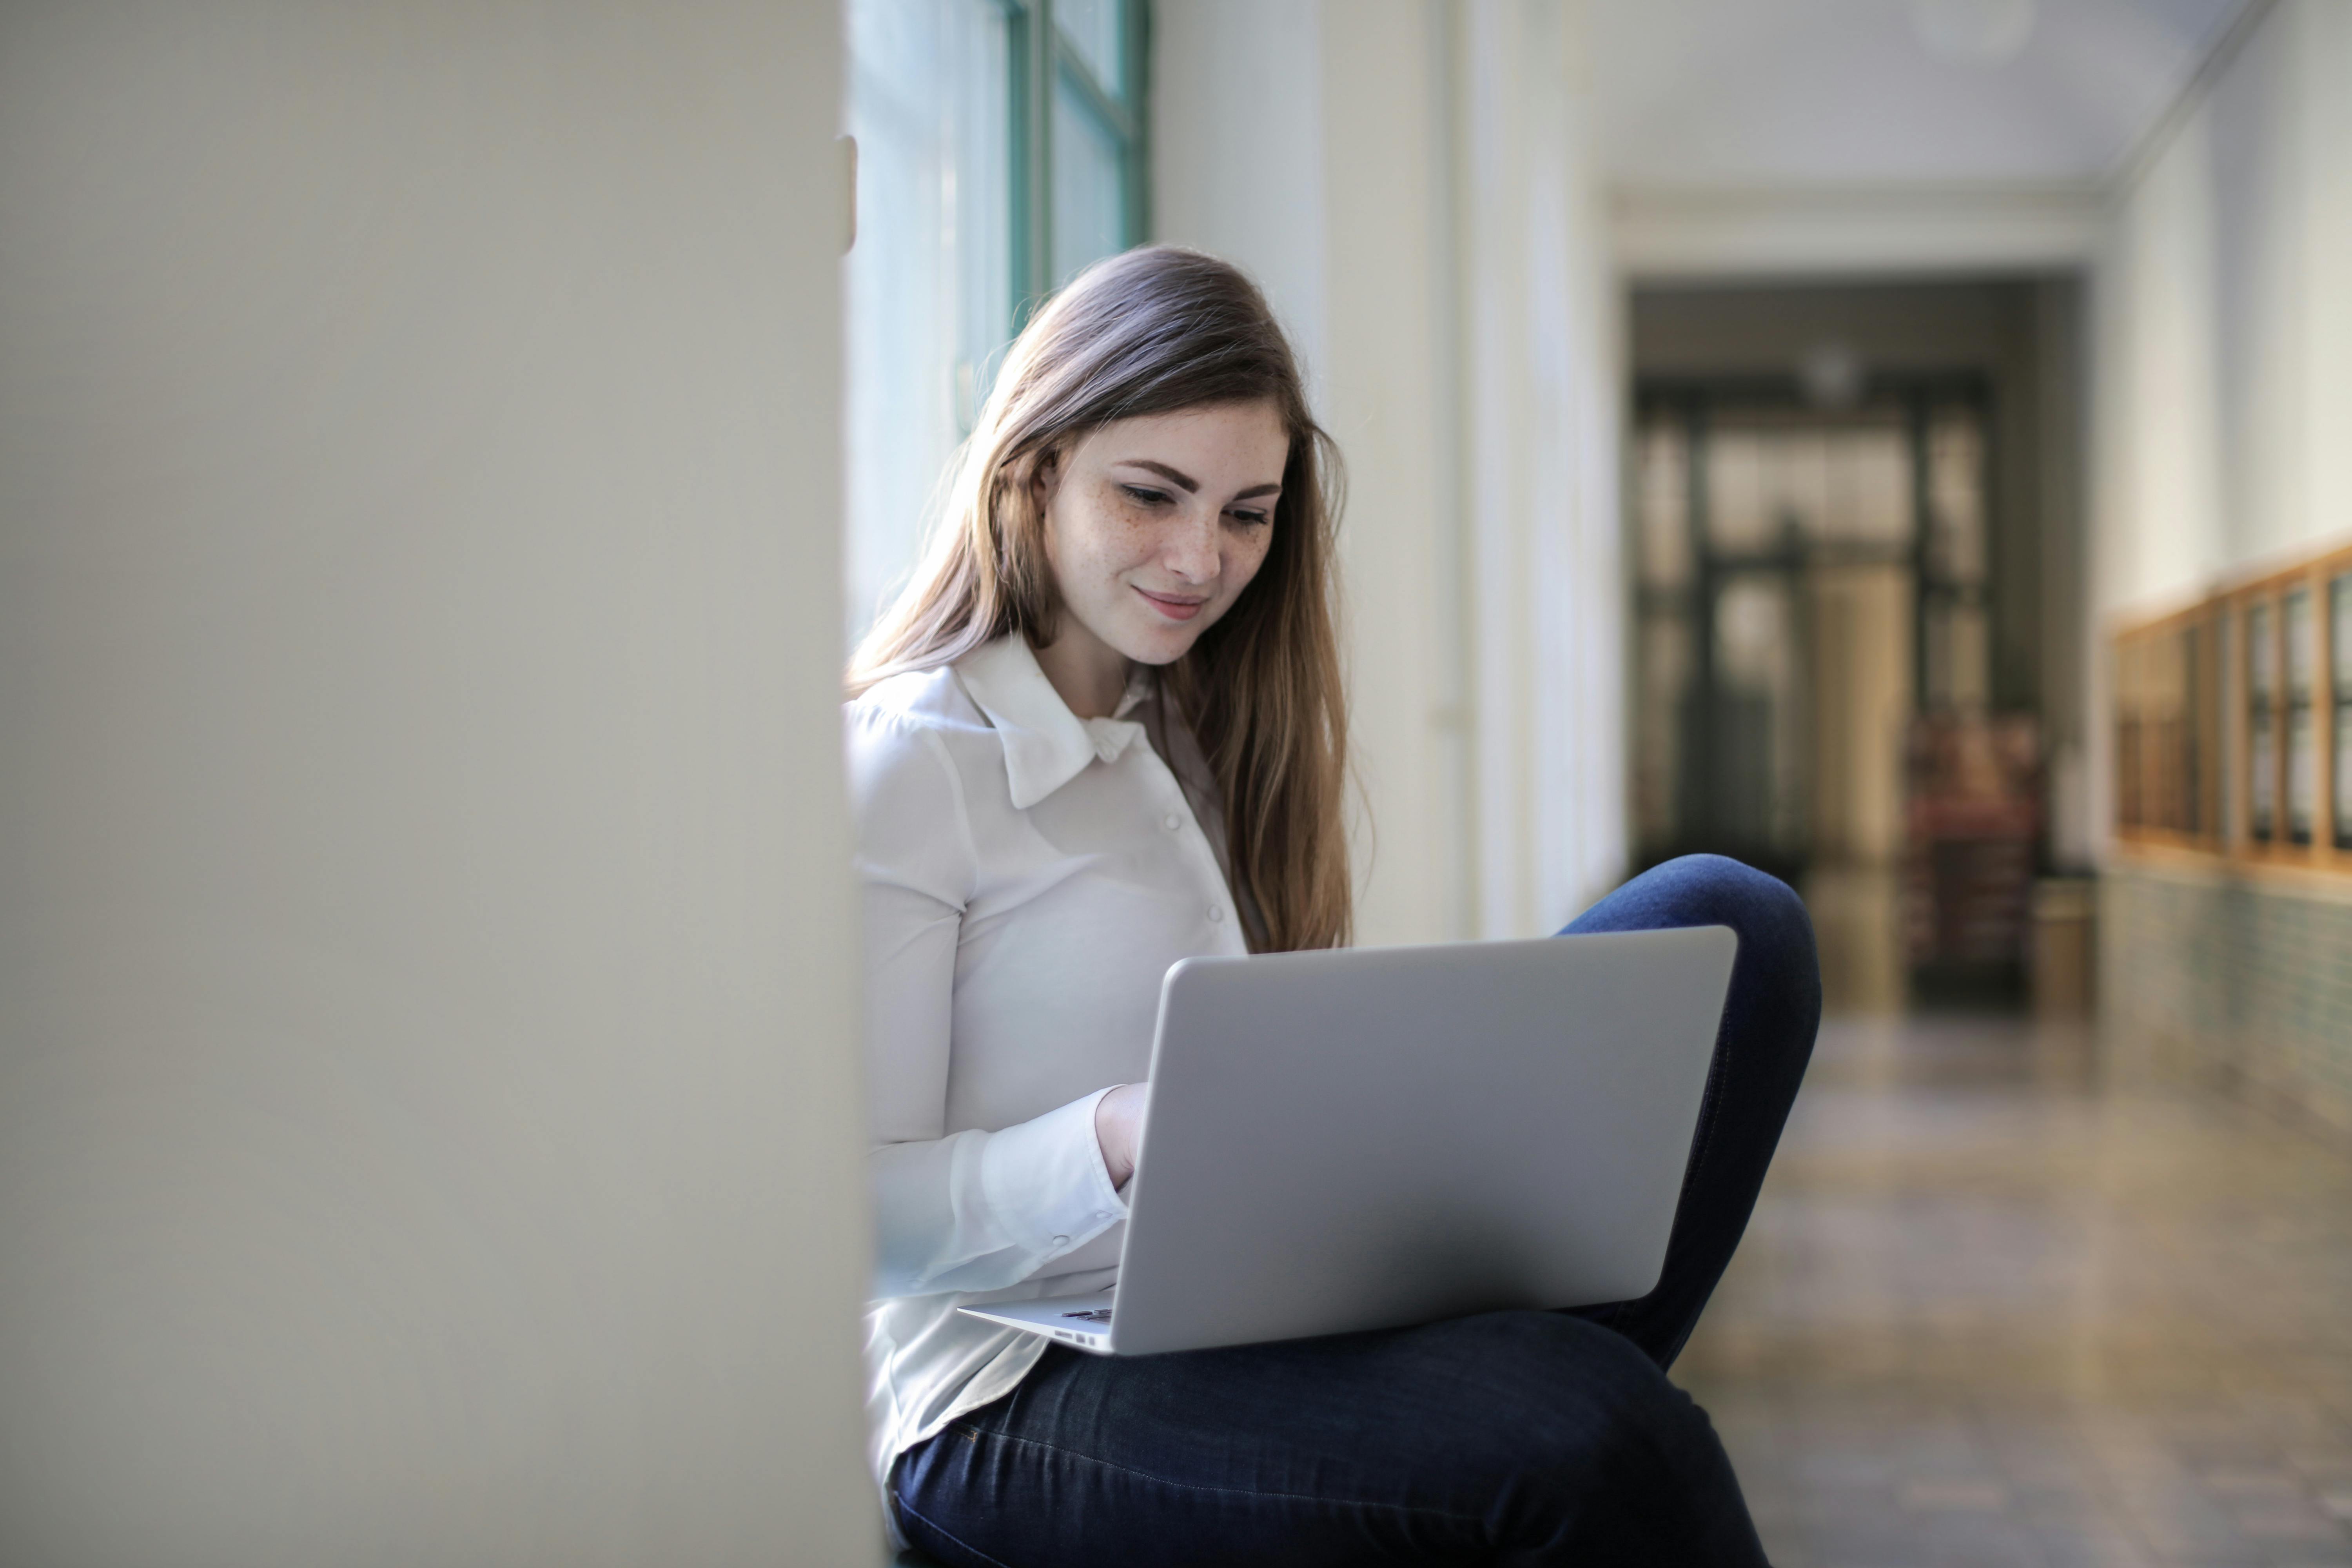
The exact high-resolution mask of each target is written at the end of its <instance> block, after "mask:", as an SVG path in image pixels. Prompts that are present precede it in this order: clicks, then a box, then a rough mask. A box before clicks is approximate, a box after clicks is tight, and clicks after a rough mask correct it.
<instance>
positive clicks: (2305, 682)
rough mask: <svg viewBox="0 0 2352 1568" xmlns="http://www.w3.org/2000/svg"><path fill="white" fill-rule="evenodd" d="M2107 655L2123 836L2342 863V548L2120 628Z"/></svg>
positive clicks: (2345, 803)
mask: <svg viewBox="0 0 2352 1568" xmlns="http://www.w3.org/2000/svg"><path fill="white" fill-rule="evenodd" d="M2114 668H2115V709H2114V715H2113V721H2114V724H2115V731H2114V733H2115V738H2116V795H2115V806H2116V827H2117V830H2118V832H2119V833H2120V835H2121V837H2122V838H2123V839H2124V841H2125V842H2126V844H2143V845H2146V844H2161V845H2165V846H2168V847H2175V848H2188V849H2196V850H2200V851H2203V852H2205V853H2209V854H2215V855H2221V856H2226V857H2230V858H2237V859H2243V860H2249V861H2254V862H2260V863H2263V864H2273V865H2283V866H2291V867H2300V868H2308V869H2317V870H2332V871H2339V872H2347V873H2352V854H2347V853H2345V852H2346V851H2347V850H2352V551H2339V552H2335V553H2334V554H2331V555H2327V556H2323V557H2320V558H2318V559H2315V560H2312V561H2307V562H2305V563H2302V564H2299V565H2295V566H2292V567H2289V568H2287V569H2286V570H2284V571H2282V572H2278V573H2275V574H2272V575H2270V576H2267V577H2265V578H2263V579H2262V580H2260V581H2257V582H2252V583H2247V584H2242V585H2240V586H2237V587H2234V588H2231V589H2228V590H2225V591H2223V592H2221V593H2218V594H2215V595H2212V596H2211V597H2210V598H2208V599H2206V600H2205V601H2204V602H2203V603H2201V604H2199V605H2193V606H2191V607H2189V608H2188V609H2186V610H2183V611H2180V612H2179V613H2177V614H2174V615H2171V616H2166V617H2165V618H2164V619H2162V620H2160V621H2154V622H2150V623H2148V624H2147V625H2144V626H2136V627H2133V628H2130V629H2128V630H2126V631H2125V632H2123V633H2122V634H2121V635H2119V636H2118V637H2116V643H2115V665H2114Z"/></svg>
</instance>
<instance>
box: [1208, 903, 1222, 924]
mask: <svg viewBox="0 0 2352 1568" xmlns="http://www.w3.org/2000/svg"><path fill="white" fill-rule="evenodd" d="M1209 918H1210V919H1211V920H1213V921H1221V920H1223V919H1224V918H1225V906H1224V905H1223V904H1211V905H1210V906H1209Z"/></svg>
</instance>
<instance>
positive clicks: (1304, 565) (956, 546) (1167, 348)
mask: <svg viewBox="0 0 2352 1568" xmlns="http://www.w3.org/2000/svg"><path fill="white" fill-rule="evenodd" d="M1261 402H1262V403H1266V404H1270V405H1273V407H1274V409H1275V410H1276V413H1277V414H1278V415H1279V416H1280V417H1281V419H1282V423H1283V427H1284V428H1285V429H1286V430H1287V431H1288V432H1289V435H1290V454H1289V457H1288V458H1287V460H1286V462H1285V463H1284V465H1283V474H1282V496H1281V499H1280V500H1278V501H1277V502H1276V507H1275V514H1274V522H1273V529H1274V532H1273V539H1272V541H1271V542H1270V543H1269V545H1268V547H1267V551H1266V557H1265V563H1264V564H1263V565H1262V566H1260V567H1259V569H1258V574H1257V575H1256V576H1255V578H1253V579H1252V580H1251V582H1250V584H1249V586H1248V587H1247V588H1245V589H1244V590H1243V591H1242V594H1241V596H1240V597H1239V598H1237V599H1235V600H1234V605H1233V607H1232V608H1231V609H1230V610H1228V611H1227V612H1226V613H1225V615H1224V616H1223V618H1222V619H1220V620H1219V621H1218V622H1217V624H1216V625H1214V626H1211V627H1210V628H1209V629H1208V630H1207V631H1205V632H1202V634H1201V636H1200V638H1199V639H1198V640H1197V641H1196V642H1194V643H1193V645H1192V649H1191V651H1189V652H1188V653H1186V654H1185V655H1184V657H1183V658H1180V659H1178V660H1177V661H1176V662H1175V663H1174V664H1172V665H1171V666H1169V667H1168V668H1167V669H1166V670H1165V672H1164V674H1163V676H1162V685H1161V690H1162V692H1163V693H1164V694H1165V696H1166V697H1167V699H1168V700H1170V701H1171V702H1172V703H1173V704H1174V706H1175V708H1176V710H1177V711H1178V712H1179V713H1181V715H1182V717H1183V718H1184V720H1185V721H1187V722H1188V723H1189V724H1190V725H1191V726H1192V733H1193V735H1194V737H1195V738H1196V739H1198V740H1199V742H1201V750H1202V753H1203V754H1204V755H1205V756H1206V757H1207V758H1208V761H1209V766H1210V768H1211V770H1212V771H1213V773H1215V775H1216V780H1217V787H1218V791H1219V794H1220V795H1221V796H1222V799H1223V806H1224V815H1225V837H1226V842H1227V845H1228V847H1229V850H1230V858H1231V860H1232V871H1233V878H1234V883H1235V884H1236V885H1235V889H1234V891H1235V893H1236V895H1238V896H1241V897H1244V898H1247V899H1249V900H1252V901H1254V902H1255V905H1256V907H1257V910H1258V914H1259V916H1260V918H1261V920H1262V921H1263V922H1264V925H1265V931H1264V936H1263V940H1262V942H1261V943H1260V945H1262V946H1263V947H1264V948H1265V949H1268V950H1273V951H1283V950H1287V949H1293V948H1306V947H1338V946H1340V945H1343V944H1344V943H1346V942H1347V941H1348V940H1349V934H1350V931H1351V928H1352V923H1353V911H1352V907H1351V900H1350V894H1349V862H1348V850H1347V842H1346V829H1345V826H1344V825H1343V823H1342V819H1341V812H1342V803H1343V791H1344V788H1345V780H1346V773H1347V752H1348V717H1347V705H1346V700H1345V698H1344V696H1343V694H1342V691H1341V689H1340V677H1339V629H1338V616H1339V611H1338V605H1337V603H1336V600H1337V583H1336V580H1335V574H1334V572H1333V570H1332V559H1333V532H1334V530H1335V528H1336V527H1337V524H1338V521H1339V486H1340V468H1339V451H1338V448H1337V447H1334V446H1333V445H1332V442H1331V438H1330V437H1329V436H1328V435H1327V434H1325V433H1324V431H1323V429H1322V427H1321V426H1318V425H1317V424H1316V423H1315V419H1314V416H1312V415H1311V414H1309V413H1308V412H1307V396H1306V392H1305V389H1304V388H1303V386H1302V385H1301V384H1300V381H1299V376H1298V364H1297V360H1295V359H1294V358H1293V357H1292V355H1291V352H1290V344H1289V343H1288V342H1286V340H1285V339H1284V337H1283V335H1282V329H1281V327H1280V326H1279V325H1278V324H1277V323H1276V321H1275V319H1274V312H1273V311H1272V310H1268V309H1267V308H1266V303H1265V296H1264V295H1262V294H1260V293H1259V292H1258V290H1257V287H1256V285H1255V284H1253V283H1252V282H1251V281H1250V280H1249V279H1247V278H1246V277H1244V275H1243V274H1242V273H1241V272H1240V271H1239V270H1238V269H1237V268H1234V267H1232V266H1230V265H1228V264H1227V263H1225V262H1223V261H1220V260H1218V259H1217V258H1214V257H1213V256H1205V255H1202V253H1201V252H1199V251H1197V250H1186V249H1183V248H1181V247H1176V246H1165V245H1161V246H1148V247H1143V248H1141V249H1138V250H1130V251H1128V252H1127V253H1126V254H1124V255H1122V256H1114V257H1111V258H1108V259H1107V260H1103V261H1098V262H1097V263H1096V264H1095V265H1094V266H1092V267H1090V268H1087V270H1086V271H1084V272H1082V273H1080V274H1079V275H1078V276H1077V277H1076V279H1072V280H1071V282H1070V283H1069V285H1068V286H1067V287H1066V288H1065V289H1063V290H1062V291H1061V292H1060V293H1059V294H1057V295H1055V297H1054V299H1053V300H1051V301H1050V302H1048V303H1047V304H1046V306H1045V309H1043V310H1040V311H1039V312H1038V313H1037V315H1036V316H1035V317H1034V319H1033V320H1032V321H1030V323H1029V325H1028V326H1027V327H1026V328H1025V329H1024V330H1023V331H1022V333H1021V335H1020V337H1019V338H1017V339H1016V340H1014V342H1013V347H1012V348H1011V350H1010V351H1008V352H1007V353H1006V355H1005V358H1004V364H1003V369H1002V370H1000V371H999V372H998V374H997V377H996V384H995V388H994V390H992V392H991V393H990V394H989V396H988V401H987V403H986V405H985V406H983V407H982V410H981V412H980V419H979V423H978V425H977V426H976V427H975V428H974V429H973V431H972V433H971V437H970V438H969V439H968V440H967V441H966V442H965V443H964V446H963V449H962V452H961V456H960V457H959V458H958V461H957V466H956V468H955V470H954V476H955V477H954V479H953V481H952V483H951V485H950V489H949V490H948V492H947V496H946V500H945V506H944V510H943V511H942V513H941V515H940V524H939V527H938V528H937V530H936V531H935V532H934V533H933V535H932V538H931V542H930V544H929V548H928V549H927V550H926V551H925V552H924V558H923V562H922V564H921V565H920V566H919V567H918V568H917V570H916V574H915V576H914V579H913V581H912V582H910V583H909V584H908V586H907V588H906V590H905V591H904V592H903V593H901V594H900V595H898V600H897V602H896V603H895V604H893V605H891V606H890V608H889V609H888V610H887V612H885V613H884V615H883V616H882V618H881V619H880V620H879V621H878V622H877V623H876V624H875V626H874V629H873V630H872V631H870V632H868V633H867V634H866V638H865V640H864V641H863V642H861V643H860V644H859V645H858V647H857V651H856V654H855V655H854V656H852V658H851V659H850V665H849V677H848V681H849V690H850V693H851V695H852V696H855V695H856V694H858V693H860V692H862V691H864V690H865V689H866V688H868V687H870V686H872V685H873V684H874V683H876V682H877V681H879V680H884V679H888V678H889V677H890V676H893V675H896V674H898V673H900V672H902V671H905V670H910V669H931V668H938V667H939V666H940V665H944V664H952V663H954V662H955V661H956V660H957V659H959V658H962V657H963V656H964V655H965V654H967V653H970V652H971V650H972V649H974V648H976V647H980V646H981V645H982V644H983V643H986V642H990V641H992V640H993V639H995V638H997V637H1003V636H1005V635H1007V634H1008V633H1013V632H1019V633H1021V634H1023V635H1024V636H1025V637H1028V638H1029V639H1030V641H1031V642H1032V643H1033V644H1034V645H1035V646H1039V647H1043V646H1045V645H1046V644H1047V643H1049V642H1050V641H1051V640H1052V638H1053V637H1054V634H1055V624H1056V616H1058V614H1059V612H1060V609H1061V598H1060V595H1059V593H1058V592H1057V591H1056V589H1055V583H1054V574H1053V568H1052V566H1051V565H1050V564H1049V563H1048V562H1047V560H1046V556H1045V515H1044V512H1043V510H1041V509H1040V508H1039V507H1038V505H1037V504H1036V500H1035V498H1034V493H1033V486H1032V484H1031V480H1032V479H1033V478H1034V476H1035V475H1036V473H1037V471H1038V467H1039V465H1040V464H1041V463H1042V462H1044V461H1045V459H1046V458H1048V457H1058V456H1060V455H1064V454H1066V453H1067V452H1068V451H1069V449H1070V448H1071V447H1074V446H1076V443H1077V441H1078V440H1079V438H1080V437H1084V436H1085V435H1086V434H1087V432H1088V431H1090V430H1093V429H1095V428H1097V426H1104V425H1108V424H1110V423H1111V422H1112V421H1114V420H1118V419H1129V418H1134V417H1137V416H1142V415H1149V414H1172V413H1176V412H1179V411H1181V410H1183V409H1188V408H1199V407H1202V406H1206V405H1213V404H1228V403H1261Z"/></svg>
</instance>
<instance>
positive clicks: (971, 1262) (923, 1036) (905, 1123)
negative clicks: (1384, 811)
mask: <svg viewBox="0 0 2352 1568" xmlns="http://www.w3.org/2000/svg"><path fill="white" fill-rule="evenodd" d="M847 718H848V731H849V735H848V745H849V770H850V798H851V803H852V808H853V811H854V812H855V815H856V830H857V872H858V878H859V882H860V884H861V887H862V889H863V893H864V900H865V921H866V930H865V937H866V1052H867V1055H866V1063H867V1083H868V1100H869V1105H870V1107H871V1113H872V1135H873V1151H872V1154H871V1156H870V1161H871V1163H870V1170H871V1174H872V1180H873V1186H874V1205H875V1215H876V1232H877V1236H876V1263H875V1282H874V1293H875V1296H876V1298H877V1299H876V1300H874V1302H873V1303H872V1305H871V1306H870V1307H869V1309H868V1310H867V1315H866V1356H867V1363H868V1370H869V1374H870V1383H869V1385H868V1386H869V1393H868V1411H869V1414H870V1415H871V1416H872V1419H873V1427H874V1433H875V1446H874V1449H873V1458H874V1461H875V1467H876V1475H877V1478H881V1479H887V1476H888V1473H889V1468H890V1464H891V1462H892V1461H893V1460H894V1459H895V1458H897V1457H898V1454H899V1453H900V1452H901V1451H903V1450H904V1449H906V1448H908V1447H911V1446H912V1445H914V1444H916V1443H919V1442H920V1441H922V1440H923V1439H924V1438H927V1437H929V1436H932V1435H933V1434H935V1433H937V1432H939V1431H940V1430H941V1429H942V1428H943V1427H945V1426H947V1424H948V1423H949V1422H950V1421H951V1420H953V1419H954V1418H955V1417H956V1416H958V1415H962V1414H963V1413H964V1412H966V1411H969V1410H974V1409H977V1408H979V1407H980V1406H982V1405H986V1404H989V1403H990V1402H992V1401H993V1400H995V1399H998V1398H1001V1397H1003V1395H1004V1394H1007V1393H1009V1392H1011V1390H1012V1389H1013V1386H1014V1385H1015V1384H1018V1383H1019V1382H1020V1381H1021V1379H1022V1378H1023V1377H1024V1375H1025V1374H1026V1373H1028V1371H1029V1369H1030V1368H1031V1367H1032V1366H1034V1365H1035V1364H1036V1363H1037V1360H1038V1358H1039V1357H1040V1356H1041V1355H1042V1354H1044V1352H1045V1344H1046V1342H1045V1341H1044V1340H1043V1339H1040V1338H1038V1337H1037V1336H1035V1335H1031V1334H1021V1333H1016V1332H1014V1331H1012V1330H1009V1329H1000V1328H996V1327H994V1326H992V1325H990V1324H987V1323H984V1322H982V1321H980V1320H978V1319H976V1318H969V1317H965V1316H963V1315H961V1314H960V1313H958V1312H957V1311H956V1310H955V1309H956V1307H957V1306H958V1305H959V1304H960V1303H961V1302H965V1301H981V1300H990V1301H994V1300H1016V1299H1024V1298H1031V1297H1036V1296H1043V1295H1048V1294H1070V1293H1076V1292H1080V1291H1087V1290H1099V1289H1108V1287H1109V1286H1110V1285H1111V1283H1112V1282H1113V1281H1114V1280H1115V1279H1117V1277H1118V1247H1119V1239H1120V1237H1121V1234H1122V1231H1123V1226H1124V1221H1125V1219H1126V1215H1127V1205H1126V1202H1125V1200H1124V1199H1123V1198H1122V1197H1121V1196H1120V1195H1119V1194H1118V1192H1116V1191H1115V1190H1113V1188H1112V1186H1111V1184H1110V1178H1109V1175H1108V1172H1107V1171H1106V1170H1105V1169H1104V1166H1103V1162H1102V1152H1101V1150H1100V1148H1099V1146H1098V1145H1097V1142H1096V1141H1095V1130H1094V1117H1095V1102H1096V1101H1097V1100H1099V1099H1100V1098H1101V1097H1102V1094H1103V1091H1104V1090H1106V1089H1109V1088H1111V1087H1113V1086H1114V1085H1118V1084H1122V1083H1132V1082H1137V1081H1139V1080H1140V1079H1143V1078H1144V1077H1145V1076H1146V1074H1147V1073H1148V1072H1149V1070H1150V1056H1151V1040H1152V1032H1153V1029H1154V1026H1155V1025H1156V1022H1157V1018H1158V1012H1159V1005H1160V979H1161V976H1162V975H1164V974H1165V973H1167V970H1168V966H1169V965H1170V964H1171V963H1175V962H1176V961H1177V960H1178V959H1181V958H1185V957H1188V956H1191V955H1192V954H1195V953H1239V952H1245V951H1246V950H1247V943H1246V942H1245V941H1244V936H1243V921H1244V912H1243V911H1242V910H1237V909H1236V908H1235V905H1234V898H1233V895H1232V893H1231V891H1230V890H1229V888H1228V885H1227V879H1226V876H1225V872H1224V869H1223V827H1222V821H1221V818H1220V816H1219V814H1218V812H1217V809H1216V804H1215V791H1214V788H1213V784H1212V781H1211V779H1210V776H1209V772H1208V769H1207V766H1206V764H1205V763H1203V761H1202V757H1201V754H1200V749H1199V747H1198V745H1197V744H1196V743H1195V742H1193V740H1192V736H1191V735H1190V734H1189V733H1188V732H1186V731H1185V730H1184V728H1183V726H1182V725H1181V723H1177V722H1173V721H1171V715H1168V714H1166V713H1164V712H1163V710H1162V709H1161V705H1160V700H1159V698H1158V696H1157V685H1156V682H1155V681H1154V680H1153V679H1152V678H1151V677H1150V675H1149V674H1148V672H1145V673H1139V676H1138V678H1137V679H1135V680H1134V681H1133V682H1131V683H1130V684H1129V688H1128V691H1127V696H1126V699H1125V700H1123V701H1122V702H1121V703H1120V704H1119V708H1118V714H1117V716H1116V717H1113V718H1109V719H1089V720H1080V719H1079V718H1078V717H1077V716H1076V714H1074V713H1072V712H1071V711H1070V710H1069V708H1068V706H1067V705H1066V703H1064V702H1063V700H1062V699H1061V697H1060V696H1059V695H1058V694H1057V693H1056V692H1055V690H1054V688H1053V686H1052V685H1051V683H1049V682H1048V681H1047V680H1046V679H1045V672H1044V671H1043V670H1042V669H1040V668H1038V665H1037V658H1036V655H1035V654H1034V652H1033V651H1031V649H1030V647H1029V644H1028V642H1027V640H1026V639H1025V638H1024V637H1020V636H1017V635H1016V636H1013V637H1002V638H999V639H998V640H996V641H994V642H992V643H989V644H987V645H986V646H985V647H981V648H979V649H977V650H975V651H974V652H972V653H971V654H970V655H968V656H966V657H965V658H962V659H961V660H960V661H959V662H958V663H957V664H956V665H955V666H953V667H952V668H941V669H934V670H927V671H922V672H919V673H916V674H909V675H901V676H897V677H894V678H892V679H889V680H886V681H884V682H882V683H881V684H879V685H877V686H875V687H874V688H872V689H869V690H868V691H866V694H865V695H864V696H862V697H860V698H858V699H857V700H856V701H854V702H851V703H849V704H848V706H847Z"/></svg>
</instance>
